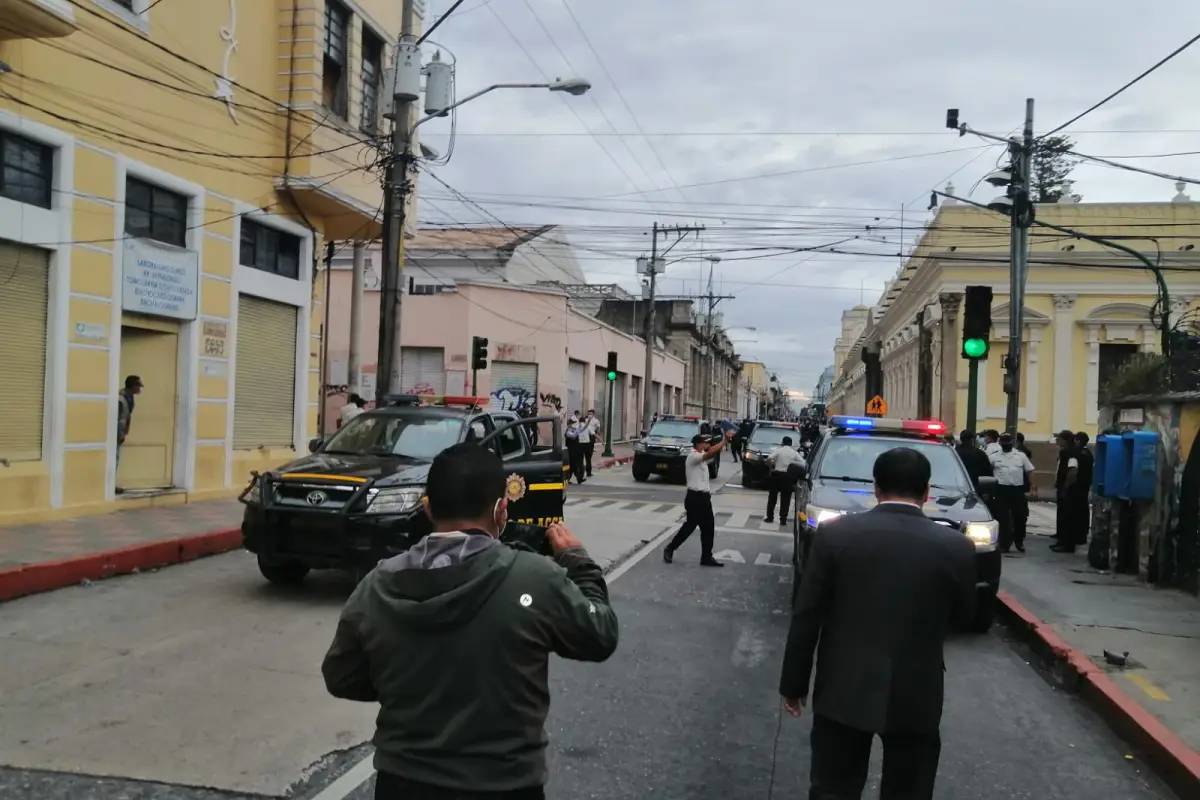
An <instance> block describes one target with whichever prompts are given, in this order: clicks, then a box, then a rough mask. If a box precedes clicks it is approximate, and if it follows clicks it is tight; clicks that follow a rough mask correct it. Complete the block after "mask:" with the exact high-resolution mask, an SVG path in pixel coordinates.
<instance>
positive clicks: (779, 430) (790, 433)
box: [742, 421, 800, 488]
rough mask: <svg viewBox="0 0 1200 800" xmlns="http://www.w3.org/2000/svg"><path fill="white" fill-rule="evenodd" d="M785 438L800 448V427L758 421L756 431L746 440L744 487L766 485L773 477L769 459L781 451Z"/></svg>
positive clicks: (743, 457)
mask: <svg viewBox="0 0 1200 800" xmlns="http://www.w3.org/2000/svg"><path fill="white" fill-rule="evenodd" d="M785 438H788V439H791V440H792V446H793V447H795V448H797V449H799V447H800V425H799V424H797V423H795V422H770V421H758V422H756V423H755V424H754V431H753V432H752V433H751V434H750V438H749V439H748V440H746V449H745V451H744V452H743V453H742V486H743V487H745V488H750V487H751V486H754V485H755V484H762V483H766V481H767V478H768V477H770V475H771V466H770V464H768V463H767V459H769V458H770V457H771V454H772V453H774V452H775V451H776V450H778V449H779V447H780V445H782V444H783V440H784V439H785Z"/></svg>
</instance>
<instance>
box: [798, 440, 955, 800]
mask: <svg viewBox="0 0 1200 800" xmlns="http://www.w3.org/2000/svg"><path fill="white" fill-rule="evenodd" d="M874 478H875V496H876V497H877V498H878V499H879V505H878V506H876V507H875V508H873V509H872V510H870V511H868V512H866V513H862V514H851V515H846V516H843V517H840V518H838V519H835V520H832V521H827V522H824V523H822V524H821V526H820V527H818V528H817V530H816V533H815V535H814V537H813V543H812V549H811V551H810V554H809V557H808V560H807V561H806V563H805V565H804V572H803V575H802V578H801V583H800V592H799V595H798V597H797V599H796V607H795V609H794V612H793V615H792V625H791V630H790V631H789V632H788V640H787V649H786V651H785V653H784V659H783V675H782V677H781V678H780V681H779V693H780V694H781V695H783V703H784V707H785V708H786V710H787V711H788V713H790V714H791V715H792V716H797V717H798V716H800V715H801V714H802V713H803V710H804V709H805V708H806V707H807V706H808V685H809V678H810V676H811V675H812V671H813V656H814V653H815V654H816V656H817V659H816V661H817V664H818V667H817V677H816V683H815V685H814V686H813V713H814V717H813V728H812V767H811V770H810V775H811V789H810V792H809V799H810V800H834V799H835V798H836V800H852V798H858V797H861V795H862V791H863V787H864V786H865V784H866V780H867V766H868V764H869V762H870V758H871V745H872V741H873V740H874V737H875V735H876V734H878V735H879V736H880V738H882V739H883V750H884V759H883V781H882V785H881V788H880V797H881V798H884V800H891V799H895V800H898V799H899V798H904V800H928V798H932V797H933V784H934V779H935V778H936V776H937V766H938V758H939V756H940V754H941V737H940V735H939V732H938V729H939V727H940V725H941V719H942V693H943V673H944V671H945V668H946V667H945V662H944V661H943V660H942V645H943V642H944V641H945V639H946V634H947V632H948V630H949V628H950V626H951V625H952V624H961V625H965V624H967V623H968V622H969V621H970V620H971V617H972V615H973V612H974V599H975V546H974V545H973V544H972V543H971V542H970V541H969V540H968V539H967V538H966V537H965V536H963V535H962V534H961V533H959V532H957V531H955V530H953V529H951V528H947V527H944V526H942V525H938V524H937V523H935V522H933V521H932V520H930V519H928V518H927V517H926V516H925V514H924V513H923V512H922V511H921V506H922V505H923V504H924V503H925V501H926V500H927V499H928V498H929V479H930V466H929V460H928V459H926V458H925V456H923V455H922V454H921V453H919V452H917V451H916V450H914V449H912V448H908V447H898V448H896V449H893V450H889V451H887V452H885V453H883V454H882V455H880V456H879V457H878V458H877V459H876V460H875V467H874ZM818 642H819V643H820V644H819V645H818Z"/></svg>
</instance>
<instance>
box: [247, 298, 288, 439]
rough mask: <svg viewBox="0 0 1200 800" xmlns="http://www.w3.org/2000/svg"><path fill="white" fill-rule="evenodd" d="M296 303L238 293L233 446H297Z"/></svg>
mask: <svg viewBox="0 0 1200 800" xmlns="http://www.w3.org/2000/svg"><path fill="white" fill-rule="evenodd" d="M296 315H297V309H296V307H295V306H289V305H284V304H283V303H275V302H272V301H271V300H263V299H262V298H259V297H252V296H250V295H246V294H243V295H239V296H238V317H237V374H236V376H235V377H234V381H235V382H234V385H233V447H234V449H236V450H254V449H257V448H259V447H263V446H266V447H295V444H296V443H295V441H294V436H295V418H296V322H297V319H298V318H297V316H296Z"/></svg>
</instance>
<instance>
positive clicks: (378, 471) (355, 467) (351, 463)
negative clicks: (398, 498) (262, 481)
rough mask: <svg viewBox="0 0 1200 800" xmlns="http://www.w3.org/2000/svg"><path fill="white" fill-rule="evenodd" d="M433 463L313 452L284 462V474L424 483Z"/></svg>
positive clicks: (381, 482)
mask: <svg viewBox="0 0 1200 800" xmlns="http://www.w3.org/2000/svg"><path fill="white" fill-rule="evenodd" d="M429 464H430V462H428V461H425V460H423V459H417V458H408V457H407V456H372V455H349V454H343V453H312V454H311V455H307V456H305V457H304V458H299V459H296V460H295V461H293V462H291V463H289V464H286V465H284V466H283V467H281V468H280V469H279V470H278V471H279V474H280V475H283V476H285V477H286V476H287V475H288V474H289V473H296V474H303V475H305V476H312V475H328V476H329V477H331V478H338V477H341V478H366V479H368V480H374V481H375V485H376V486H409V485H413V484H417V485H424V483H425V477H426V476H427V475H428V474H429Z"/></svg>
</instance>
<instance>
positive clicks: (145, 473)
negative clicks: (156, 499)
mask: <svg viewBox="0 0 1200 800" xmlns="http://www.w3.org/2000/svg"><path fill="white" fill-rule="evenodd" d="M178 361H179V326H178V324H176V323H173V322H169V321H167V320H159V319H154V318H150V317H145V318H143V317H140V316H137V315H133V314H125V315H123V317H122V319H121V374H120V376H119V380H120V381H121V384H122V385H124V380H125V377H126V376H128V375H137V376H139V377H140V378H141V379H142V382H143V384H144V387H143V389H142V392H141V394H139V395H138V396H137V398H136V401H135V405H134V410H133V417H132V421H131V423H130V426H129V435H128V436H127V437H126V439H125V444H124V445H123V446H122V447H121V448H120V458H119V461H118V463H117V481H116V483H117V486H118V487H120V488H121V489H124V490H125V496H130V494H133V495H134V496H136V495H138V494H146V493H153V492H158V491H163V490H164V489H170V488H172V487H173V486H174V485H175V421H176V409H177V406H178V399H179V370H178Z"/></svg>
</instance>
